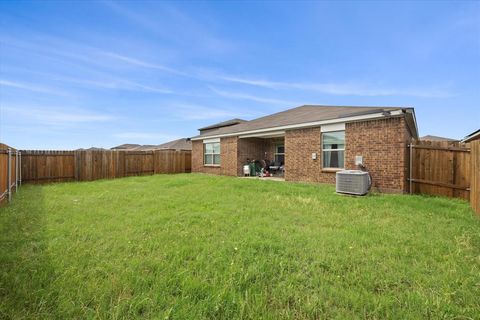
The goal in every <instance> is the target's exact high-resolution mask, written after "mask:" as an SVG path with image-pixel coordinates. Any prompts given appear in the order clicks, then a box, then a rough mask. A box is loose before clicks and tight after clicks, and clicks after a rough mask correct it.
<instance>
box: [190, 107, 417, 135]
mask: <svg viewBox="0 0 480 320" xmlns="http://www.w3.org/2000/svg"><path fill="white" fill-rule="evenodd" d="M407 110H412V109H411V108H409V109H407ZM407 110H405V109H399V110H393V111H382V112H377V113H374V114H368V115H359V116H352V117H346V118H337V119H330V120H320V121H313V122H305V123H299V124H291V125H285V126H277V127H270V128H264V129H256V130H247V131H239V132H232V133H224V134H217V135H211V136H208V135H207V136H197V137H193V138H191V140H192V141H196V140H204V139H212V138H223V137H234V136H240V135H247V134H255V133H266V132H271V131H282V130H289V129H298V128H309V127H317V126H321V125H325V124H333V123H342V122H353V121H362V120H371V119H381V118H389V117H395V116H401V115H403V114H405V112H408V111H407ZM411 113H412V114H413V119H414V122H415V128H416V126H417V123H416V121H415V113H414V112H411ZM417 133H418V130H417Z"/></svg>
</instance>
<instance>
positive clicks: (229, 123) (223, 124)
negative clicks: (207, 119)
mask: <svg viewBox="0 0 480 320" xmlns="http://www.w3.org/2000/svg"><path fill="white" fill-rule="evenodd" d="M246 121H247V120H243V119H238V118H235V119H230V120H227V121H223V122H219V123H215V124H212V125H209V126H206V127H203V128H200V129H198V130H199V131H204V130H210V129H216V128H221V127H228V126H233V125H236V124H239V123H242V122H246Z"/></svg>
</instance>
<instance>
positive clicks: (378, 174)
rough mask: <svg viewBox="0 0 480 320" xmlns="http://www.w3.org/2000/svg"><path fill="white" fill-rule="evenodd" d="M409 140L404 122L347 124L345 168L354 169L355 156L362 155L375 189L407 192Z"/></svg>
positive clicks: (382, 121) (390, 120)
mask: <svg viewBox="0 0 480 320" xmlns="http://www.w3.org/2000/svg"><path fill="white" fill-rule="evenodd" d="M409 139H410V133H409V131H408V128H407V125H406V122H405V119H404V118H389V119H381V120H372V121H366V122H353V123H347V124H346V128H345V140H346V141H345V143H346V150H345V166H346V167H347V168H352V169H353V168H355V156H356V155H361V156H363V163H364V165H365V166H366V168H367V170H368V171H369V172H370V175H371V177H372V186H373V187H374V188H377V189H379V190H380V191H384V192H406V191H407V188H408V184H407V177H408V160H409V159H408V149H407V145H408V142H409Z"/></svg>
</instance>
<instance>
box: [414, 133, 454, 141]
mask: <svg viewBox="0 0 480 320" xmlns="http://www.w3.org/2000/svg"><path fill="white" fill-rule="evenodd" d="M420 140H425V141H449V142H455V141H458V140H457V139H451V138H445V137H438V136H432V135H427V136H423V137H421V138H420Z"/></svg>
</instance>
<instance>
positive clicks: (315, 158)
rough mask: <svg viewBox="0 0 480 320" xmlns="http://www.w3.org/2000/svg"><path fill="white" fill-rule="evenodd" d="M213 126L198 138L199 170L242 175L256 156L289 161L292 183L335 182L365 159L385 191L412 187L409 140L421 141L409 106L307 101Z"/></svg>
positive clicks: (194, 159)
mask: <svg viewBox="0 0 480 320" xmlns="http://www.w3.org/2000/svg"><path fill="white" fill-rule="evenodd" d="M234 120H235V119H234ZM225 123H227V124H228V125H224V124H225ZM206 128H207V129H205V128H202V129H201V130H200V134H199V135H198V136H195V137H193V138H191V139H192V172H203V173H211V174H220V175H229V176H242V175H243V166H244V165H245V164H246V163H247V160H248V159H249V160H252V159H257V160H261V159H267V160H271V161H273V162H276V164H279V163H283V164H284V168H285V175H284V177H285V180H287V181H306V182H320V183H335V172H337V171H339V170H342V169H356V168H357V166H356V165H355V160H356V159H357V160H362V162H363V165H364V166H365V169H366V170H368V171H369V172H370V175H371V177H372V185H373V187H375V188H376V189H377V190H379V191H383V192H406V191H407V188H408V183H407V177H408V174H409V172H408V167H409V166H408V163H409V159H408V157H409V152H408V148H407V145H408V143H409V141H410V140H411V139H412V138H415V139H417V138H418V130H417V124H416V119H415V112H414V109H413V108H403V107H350V106H348V107H347V106H321V105H305V106H301V107H297V108H293V109H290V110H286V111H282V112H279V113H275V114H272V115H268V116H265V117H261V118H258V119H254V120H251V121H239V122H238V123H236V124H233V125H232V124H230V122H229V121H226V122H224V123H219V124H216V125H212V126H209V127H206Z"/></svg>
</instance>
